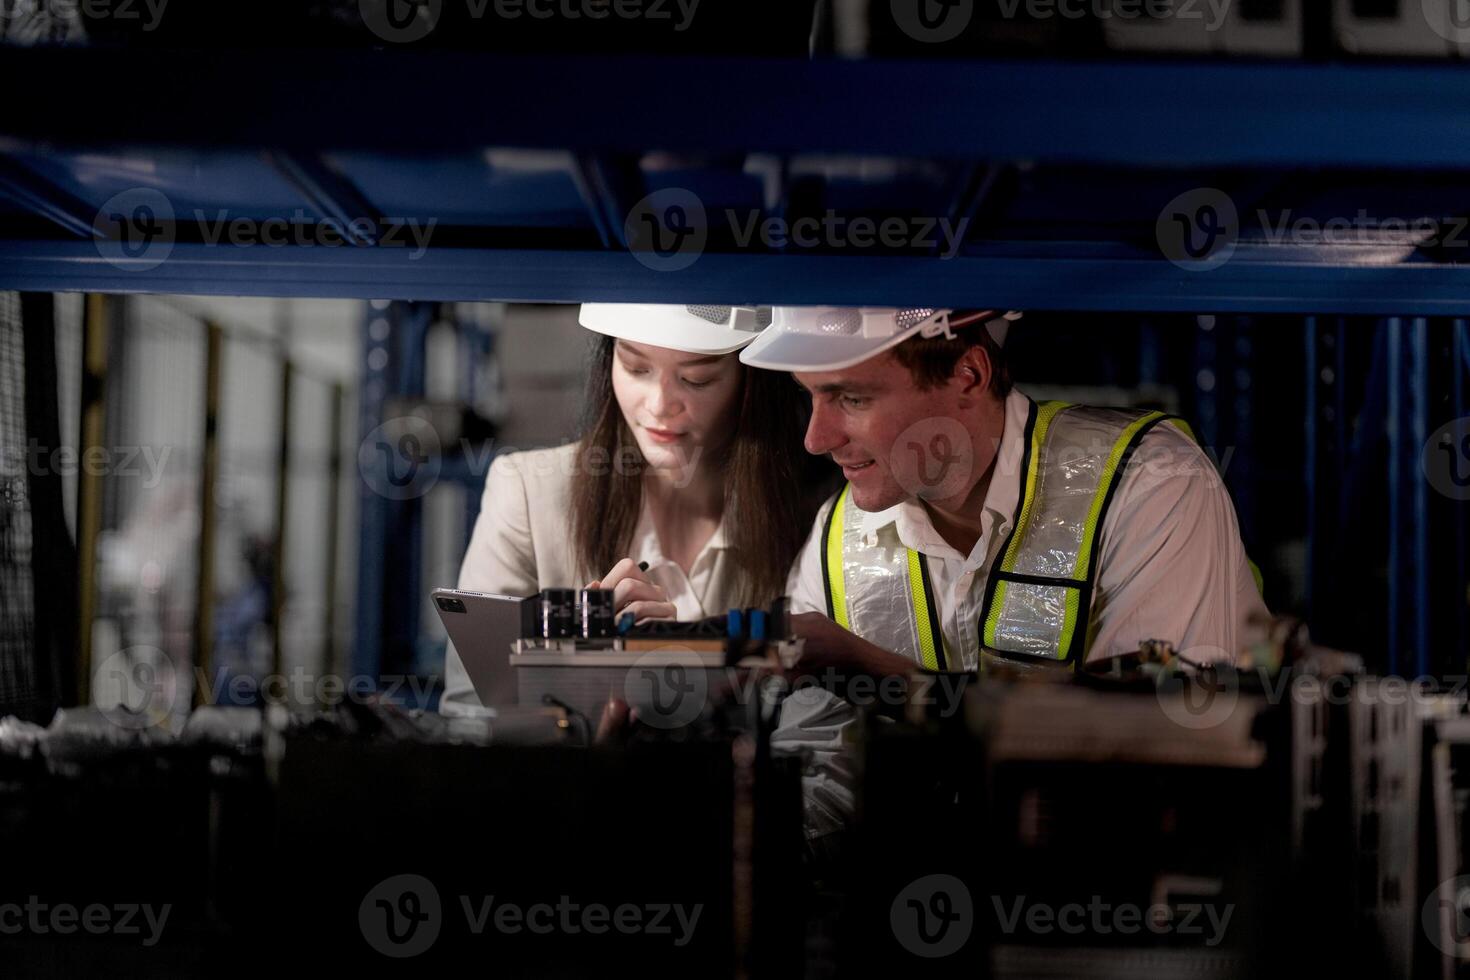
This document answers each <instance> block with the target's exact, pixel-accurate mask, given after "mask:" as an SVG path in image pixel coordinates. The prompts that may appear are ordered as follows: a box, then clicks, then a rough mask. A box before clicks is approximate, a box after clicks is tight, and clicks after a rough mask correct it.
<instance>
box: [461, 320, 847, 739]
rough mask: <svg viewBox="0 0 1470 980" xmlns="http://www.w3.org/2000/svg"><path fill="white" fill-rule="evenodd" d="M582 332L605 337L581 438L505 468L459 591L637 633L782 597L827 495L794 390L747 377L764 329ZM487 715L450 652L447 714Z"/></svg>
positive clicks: (681, 323) (495, 478) (634, 323)
mask: <svg viewBox="0 0 1470 980" xmlns="http://www.w3.org/2000/svg"><path fill="white" fill-rule="evenodd" d="M760 312H761V313H764V312H765V311H760ZM580 322H581V323H582V325H583V326H585V327H587V328H588V329H590V330H593V331H595V332H596V333H597V334H599V337H598V338H597V343H596V345H595V348H594V353H593V358H592V367H591V371H590V373H589V378H588V382H589V383H588V392H587V403H586V407H585V412H586V421H585V424H584V426H583V434H582V437H581V438H580V439H579V440H578V441H576V442H574V443H570V444H568V445H565V446H560V447H558V448H555V449H541V450H534V451H531V452H519V453H509V454H507V455H504V456H500V457H498V458H497V459H496V460H495V463H494V464H493V465H492V466H491V467H490V474H489V477H488V478H487V480H486V483H485V496H484V502H483V504H482V506H481V510H480V517H479V520H478V521H477V522H476V523H475V529H474V533H473V534H472V535H471V538H470V545H469V549H468V551H467V552H466V553H465V559H464V564H463V566H462V567H461V569H460V577H459V588H461V589H467V590H471V591H476V592H496V593H501V594H504V595H516V596H526V595H531V594H533V593H535V592H538V591H540V590H541V589H546V588H570V587H576V586H578V585H582V586H583V587H587V588H604V589H611V590H612V591H613V602H614V610H615V615H618V616H621V615H622V614H623V613H624V612H625V611H626V612H632V613H634V614H635V615H636V616H637V618H638V620H639V621H643V620H648V619H679V620H695V619H702V618H704V617H706V616H713V615H720V614H723V613H724V612H726V611H727V610H728V609H730V608H734V607H744V606H755V605H765V604H767V603H769V602H771V601H772V600H774V599H776V598H777V597H778V596H780V595H782V594H783V593H784V592H785V589H786V576H787V573H788V571H789V570H790V568H791V565H792V562H793V561H794V560H795V558H796V555H797V552H798V551H799V550H800V548H801V545H802V543H803V541H804V540H805V538H806V534H807V531H808V529H809V528H810V526H811V521H812V519H813V517H814V515H815V510H816V505H817V504H818V503H819V502H820V500H821V499H822V496H823V494H822V491H823V490H825V489H827V488H826V487H825V485H824V483H825V481H824V480H823V476H825V470H824V469H823V467H822V464H821V463H820V462H819V461H817V460H815V459H814V458H813V457H810V456H808V455H806V453H805V452H804V451H803V449H802V445H801V440H802V434H803V432H804V430H805V423H806V412H807V411H808V409H807V406H806V404H805V402H804V399H802V398H801V396H800V393H799V391H798V389H797V387H796V385H794V384H793V383H792V382H791V380H790V378H789V377H787V376H786V375H783V374H779V373H776V372H772V371H759V370H754V369H750V368H746V367H745V366H744V365H742V364H741V363H740V360H739V357H738V352H739V350H740V349H741V348H742V347H744V346H745V345H746V344H747V343H749V342H750V341H751V340H753V339H755V336H756V334H757V333H759V331H760V329H761V327H762V326H764V324H765V322H766V321H765V319H763V318H761V317H760V316H759V314H758V313H757V311H756V310H755V309H754V308H748V307H725V306H656V305H647V304H614V303H587V304H584V305H583V306H582V311H581V316H580ZM640 562H647V563H648V565H647V570H646V571H645V570H640V568H639V563H640ZM478 705H479V699H478V697H477V696H476V695H475V691H474V688H473V687H472V686H471V684H470V681H469V677H468V675H467V674H466V673H465V669H464V665H463V663H462V662H461V660H460V658H459V654H458V653H457V652H456V651H455V649H454V647H453V646H452V645H451V646H450V647H449V649H448V650H447V652H446V655H445V687H444V695H443V697H442V698H441V699H440V710H441V711H442V712H444V713H446V714H454V713H464V712H468V711H472V710H474V708H475V707H476V706H478Z"/></svg>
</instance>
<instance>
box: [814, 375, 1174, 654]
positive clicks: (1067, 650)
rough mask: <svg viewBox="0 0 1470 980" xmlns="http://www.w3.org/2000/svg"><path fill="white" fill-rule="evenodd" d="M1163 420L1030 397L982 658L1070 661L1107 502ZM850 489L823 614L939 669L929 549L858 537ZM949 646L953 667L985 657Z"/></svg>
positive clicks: (887, 532) (835, 537) (1080, 645)
mask: <svg viewBox="0 0 1470 980" xmlns="http://www.w3.org/2000/svg"><path fill="white" fill-rule="evenodd" d="M1165 419H1168V420H1169V421H1171V422H1174V421H1176V420H1175V419H1173V418H1172V417H1171V416H1166V415H1165V414H1164V413H1162V412H1140V411H1124V410H1118V409H1103V408H1090V407H1086V406H1076V405H1066V404H1064V403H1061V402H1046V403H1043V404H1042V405H1040V406H1038V405H1037V404H1035V403H1034V402H1033V403H1032V404H1031V406H1030V411H1029V413H1028V416H1027V421H1026V431H1025V442H1024V445H1025V454H1024V456H1023V458H1022V461H1021V492H1020V497H1019V502H1018V508H1017V516H1016V518H1015V519H1014V521H1013V526H1012V529H1011V533H1010V536H1009V537H1008V538H1007V539H1006V542H1005V545H1004V546H1003V548H1002V549H1001V552H1000V554H999V556H998V558H997V561H996V562H995V567H993V568H992V569H991V572H990V574H989V576H988V580H987V583H986V591H985V599H984V603H983V605H982V607H981V614H980V617H981V618H980V624H979V626H980V638H981V646H982V647H983V648H984V649H985V657H986V659H990V658H997V657H998V659H1000V660H1002V661H1007V662H1011V663H1013V664H1016V665H1018V666H1037V667H1055V668H1064V669H1071V668H1072V667H1073V666H1074V665H1075V664H1076V662H1077V661H1078V660H1079V659H1080V658H1081V657H1082V656H1083V654H1084V653H1085V651H1086V648H1087V645H1088V643H1089V642H1090V639H1091V637H1090V636H1089V635H1088V634H1089V630H1088V628H1087V626H1088V622H1089V612H1090V610H1091V604H1092V589H1093V582H1094V581H1095V578H1096V571H1097V561H1096V556H1097V550H1098V541H1099V536H1100V533H1101V529H1102V526H1103V521H1104V519H1105V518H1106V516H1107V508H1108V505H1109V504H1110V503H1111V501H1112V497H1113V493H1114V491H1115V490H1116V489H1117V486H1118V484H1119V482H1120V479H1121V477H1122V474H1123V471H1124V470H1125V468H1126V467H1127V463H1128V459H1129V458H1130V456H1131V454H1132V452H1133V450H1134V449H1135V448H1136V447H1137V446H1138V444H1139V442H1141V441H1142V439H1143V437H1144V436H1145V435H1146V434H1147V433H1148V431H1149V430H1150V429H1151V428H1153V427H1154V426H1155V425H1157V424H1158V423H1159V422H1161V421H1164V420H1165ZM1179 424H1180V425H1181V426H1182V423H1179ZM1182 427H1183V428H1184V431H1186V432H1187V431H1188V428H1187V426H1182ZM851 491H852V488H851V485H849V486H847V487H844V488H843V491H842V493H841V494H840V495H839V496H838V498H837V501H836V503H835V504H834V505H833V507H832V509H831V511H830V512H829V513H828V515H827V521H826V525H825V527H824V529H823V544H824V546H825V547H824V551H825V556H824V557H825V561H824V562H823V568H822V574H823V579H824V584H825V585H826V586H827V605H828V614H829V615H830V616H831V618H832V619H833V620H834V621H836V622H837V623H838V624H840V625H842V626H844V627H846V628H847V629H850V630H852V631H853V632H855V633H857V634H858V635H860V636H862V637H863V638H864V639H867V640H869V641H870V642H873V643H876V644H877V645H879V646H881V647H884V648H886V649H889V650H893V651H894V652H896V653H903V654H906V655H908V656H909V657H911V658H912V659H914V660H915V661H917V662H919V663H920V664H922V665H923V666H925V667H927V668H929V669H935V667H934V666H932V665H933V664H940V663H943V662H944V660H943V659H942V658H943V654H944V649H943V633H942V630H941V628H940V622H939V617H938V614H937V607H936V606H935V605H934V602H933V596H932V593H933V589H932V587H931V586H930V583H929V580H928V569H927V566H926V564H925V559H924V556H923V555H921V554H919V553H917V552H914V551H912V550H910V549H908V548H906V547H904V546H903V545H902V543H901V542H899V541H898V536H897V532H896V530H895V529H894V528H893V526H892V525H888V526H886V527H884V528H881V529H879V532H878V539H877V540H875V541H872V542H865V541H863V539H862V518H863V516H864V512H863V511H861V510H859V509H858V508H857V507H856V506H855V505H853V504H852V503H851V501H850V500H849V497H850V494H851ZM950 654H951V655H950V657H949V658H948V660H949V661H950V662H952V663H953V662H954V661H955V660H962V661H964V662H963V663H955V664H954V666H953V667H952V668H951V669H963V670H975V669H977V668H979V667H980V665H981V662H980V661H981V657H980V653H979V652H978V651H968V650H965V651H959V655H958V657H956V656H955V652H954V651H950ZM941 669H943V668H941Z"/></svg>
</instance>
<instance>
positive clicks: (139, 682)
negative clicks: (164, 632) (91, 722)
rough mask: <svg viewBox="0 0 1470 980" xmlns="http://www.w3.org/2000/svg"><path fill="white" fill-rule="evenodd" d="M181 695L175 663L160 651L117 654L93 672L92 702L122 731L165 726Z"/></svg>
mask: <svg viewBox="0 0 1470 980" xmlns="http://www.w3.org/2000/svg"><path fill="white" fill-rule="evenodd" d="M179 694H180V689H179V678H178V672H177V671H176V670H175V669H174V664H173V661H172V660H170V659H169V657H168V655H167V654H166V653H164V652H163V651H162V650H160V649H158V648H157V647H149V646H134V647H127V648H126V649H123V650H118V651H117V652H116V653H112V654H109V655H108V656H107V657H106V659H104V660H103V661H102V662H101V663H100V664H98V665H97V667H96V669H95V670H93V671H92V702H93V703H94V704H96V705H97V706H98V709H99V710H100V711H101V713H102V715H103V717H105V718H106V719H107V720H108V721H110V722H112V723H113V724H114V725H116V726H118V727H119V728H126V729H130V730H133V731H138V730H141V729H144V728H151V727H153V726H154V725H159V724H162V723H164V722H166V721H167V720H168V718H169V716H170V715H171V714H172V713H173V709H174V705H175V704H176V703H177V700H178V697H179Z"/></svg>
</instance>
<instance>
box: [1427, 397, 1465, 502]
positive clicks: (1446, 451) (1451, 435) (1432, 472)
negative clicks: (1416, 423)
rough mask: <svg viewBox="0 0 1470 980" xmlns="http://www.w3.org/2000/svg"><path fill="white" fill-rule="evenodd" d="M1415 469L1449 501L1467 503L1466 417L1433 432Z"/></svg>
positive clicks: (1450, 422) (1447, 423)
mask: <svg viewBox="0 0 1470 980" xmlns="http://www.w3.org/2000/svg"><path fill="white" fill-rule="evenodd" d="M1419 468H1420V469H1421V470H1423V471H1424V478H1425V479H1426V480H1428V481H1429V485H1430V486H1432V487H1433V488H1434V489H1435V490H1437V491H1439V492H1440V493H1442V494H1444V495H1445V496H1446V497H1449V498H1450V499H1451V500H1470V415H1467V416H1464V417H1463V418H1458V419H1454V420H1452V421H1449V422H1446V423H1445V424H1444V425H1442V426H1440V427H1439V428H1437V429H1435V430H1434V434H1433V435H1431V436H1430V437H1429V441H1427V442H1426V443H1424V451H1423V452H1422V453H1421V454H1420V456H1419Z"/></svg>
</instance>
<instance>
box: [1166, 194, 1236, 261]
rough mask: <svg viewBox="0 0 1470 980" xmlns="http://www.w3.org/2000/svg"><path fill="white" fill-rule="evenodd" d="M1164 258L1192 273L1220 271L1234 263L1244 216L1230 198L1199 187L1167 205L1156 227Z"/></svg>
mask: <svg viewBox="0 0 1470 980" xmlns="http://www.w3.org/2000/svg"><path fill="white" fill-rule="evenodd" d="M1154 235H1155V238H1156V239H1157V240H1158V243H1159V250H1160V251H1161V252H1163V253H1164V258H1166V259H1168V260H1169V261H1170V262H1172V263H1174V264H1175V265H1177V266H1179V267H1180V268H1181V269H1187V270H1189V271H1190V272H1205V271H1208V270H1210V269H1217V268H1219V267H1220V266H1222V265H1224V264H1225V263H1226V262H1229V261H1230V257H1231V256H1232V255H1234V254H1235V246H1236V243H1237V241H1238V239H1239V237H1240V215H1239V214H1238V213H1237V212H1236V210H1235V202H1234V201H1232V200H1231V199H1230V195H1228V194H1226V193H1225V192H1224V191H1222V190H1219V189H1218V188H1214V187H1196V188H1195V189H1194V190H1192V191H1185V192H1184V193H1183V194H1180V195H1179V196H1178V197H1176V198H1174V200H1172V201H1170V202H1169V203H1168V204H1166V205H1164V209H1163V210H1162V211H1160V212H1159V217H1158V221H1156V222H1155V224H1154Z"/></svg>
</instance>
